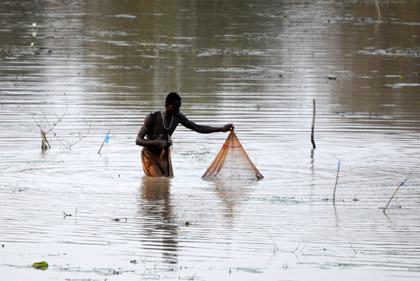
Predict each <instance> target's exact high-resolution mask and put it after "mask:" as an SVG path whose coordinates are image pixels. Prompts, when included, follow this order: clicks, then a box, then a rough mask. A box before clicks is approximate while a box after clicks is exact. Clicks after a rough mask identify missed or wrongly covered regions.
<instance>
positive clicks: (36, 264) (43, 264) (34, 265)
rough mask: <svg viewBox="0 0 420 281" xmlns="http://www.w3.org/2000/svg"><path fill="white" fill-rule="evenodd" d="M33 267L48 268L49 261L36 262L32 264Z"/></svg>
mask: <svg viewBox="0 0 420 281" xmlns="http://www.w3.org/2000/svg"><path fill="white" fill-rule="evenodd" d="M32 267H33V268H35V269H40V270H47V269H48V263H47V262H46V261H41V262H34V263H33V264H32Z"/></svg>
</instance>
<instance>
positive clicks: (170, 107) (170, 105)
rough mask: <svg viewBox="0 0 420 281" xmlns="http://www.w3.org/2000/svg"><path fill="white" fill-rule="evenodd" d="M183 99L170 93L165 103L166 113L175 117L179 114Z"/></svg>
mask: <svg viewBox="0 0 420 281" xmlns="http://www.w3.org/2000/svg"><path fill="white" fill-rule="evenodd" d="M181 103H182V102H181V97H180V96H179V95H178V94H177V93H175V92H172V93H169V94H168V95H167V96H166V101H165V110H166V113H168V114H170V115H175V114H177V113H178V112H179V110H180V108H181Z"/></svg>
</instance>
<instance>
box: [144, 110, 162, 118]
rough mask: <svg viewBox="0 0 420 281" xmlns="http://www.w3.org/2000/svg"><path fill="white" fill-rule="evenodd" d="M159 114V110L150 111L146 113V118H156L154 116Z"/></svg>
mask: <svg viewBox="0 0 420 281" xmlns="http://www.w3.org/2000/svg"><path fill="white" fill-rule="evenodd" d="M159 114H160V111H155V112H151V113H149V114H147V116H146V118H150V119H153V120H154V119H156V117H157V116H158V115H159Z"/></svg>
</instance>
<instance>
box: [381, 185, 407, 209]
mask: <svg viewBox="0 0 420 281" xmlns="http://www.w3.org/2000/svg"><path fill="white" fill-rule="evenodd" d="M407 180H408V177H405V179H404V181H403V182H402V183H400V185H399V186H397V189H395V192H394V194H392V196H391V198H389V201H388V204H386V206H385V208H384V210H383V212H384V214H385V211H386V209H387V208H388V206H389V203H391V200H392V198H394V196H395V194H397V191H398V190H399V189H400V187H401V186H403V185H404V184H405V182H406V181H407Z"/></svg>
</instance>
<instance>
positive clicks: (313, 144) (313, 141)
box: [311, 99, 316, 149]
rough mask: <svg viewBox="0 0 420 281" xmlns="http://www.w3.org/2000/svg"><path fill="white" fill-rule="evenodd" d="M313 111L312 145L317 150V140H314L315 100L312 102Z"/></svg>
mask: <svg viewBox="0 0 420 281" xmlns="http://www.w3.org/2000/svg"><path fill="white" fill-rule="evenodd" d="M312 105H313V110H312V129H311V143H312V148H313V149H315V148H316V145H315V138H314V129H315V99H313V100H312Z"/></svg>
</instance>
